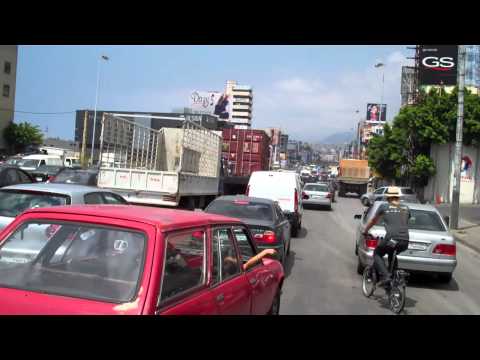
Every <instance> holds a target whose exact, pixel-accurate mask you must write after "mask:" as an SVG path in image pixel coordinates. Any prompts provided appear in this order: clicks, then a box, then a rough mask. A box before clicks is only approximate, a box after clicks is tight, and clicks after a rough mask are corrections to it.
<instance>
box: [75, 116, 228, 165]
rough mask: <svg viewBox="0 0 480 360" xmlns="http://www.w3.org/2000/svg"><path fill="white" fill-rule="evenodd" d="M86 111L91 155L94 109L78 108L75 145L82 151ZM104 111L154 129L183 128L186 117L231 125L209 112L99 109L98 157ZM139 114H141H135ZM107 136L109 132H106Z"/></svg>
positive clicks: (210, 126) (212, 124) (214, 124)
mask: <svg viewBox="0 0 480 360" xmlns="http://www.w3.org/2000/svg"><path fill="white" fill-rule="evenodd" d="M85 113H87V129H86V142H85V144H86V148H87V154H88V156H90V153H91V149H92V139H93V119H94V116H95V112H94V110H77V111H76V117H75V147H76V148H77V149H79V150H80V151H81V149H82V145H83V132H84V131H83V129H84V122H85ZM104 113H111V114H119V116H121V115H125V118H126V119H129V120H131V121H133V122H135V123H138V124H141V125H144V126H147V127H150V128H152V129H157V130H158V129H161V128H164V127H167V128H181V127H182V126H183V123H184V121H185V119H187V120H190V121H193V122H195V123H197V124H200V125H202V126H203V127H205V128H207V129H209V130H222V129H223V128H224V127H229V126H230V124H228V123H227V122H225V121H220V120H219V119H218V118H217V117H216V116H215V115H209V114H189V113H156V112H142V111H114V110H109V111H107V110H97V118H96V125H95V141H94V143H95V144H94V145H95V150H94V158H97V157H98V150H99V149H100V134H101V129H102V117H103V114H104ZM135 115H139V116H135ZM106 135H107V136H108V135H109V134H106Z"/></svg>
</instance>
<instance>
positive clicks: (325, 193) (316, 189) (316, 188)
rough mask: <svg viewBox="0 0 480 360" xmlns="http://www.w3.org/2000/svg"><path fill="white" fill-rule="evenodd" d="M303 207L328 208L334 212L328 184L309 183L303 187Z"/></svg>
mask: <svg viewBox="0 0 480 360" xmlns="http://www.w3.org/2000/svg"><path fill="white" fill-rule="evenodd" d="M302 198H303V205H304V206H305V205H307V206H308V205H314V206H326V207H327V208H328V209H329V210H332V192H331V191H330V188H329V186H328V184H318V183H307V184H305V186H304V187H303V194H302Z"/></svg>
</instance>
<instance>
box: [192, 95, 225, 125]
mask: <svg viewBox="0 0 480 360" xmlns="http://www.w3.org/2000/svg"><path fill="white" fill-rule="evenodd" d="M190 107H191V109H192V110H193V111H196V112H201V113H204V114H211V115H217V116H218V117H219V118H220V119H222V120H231V117H232V108H233V99H232V96H231V95H227V94H224V93H221V92H218V91H194V92H192V94H191V95H190Z"/></svg>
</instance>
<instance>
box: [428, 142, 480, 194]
mask: <svg viewBox="0 0 480 360" xmlns="http://www.w3.org/2000/svg"><path fill="white" fill-rule="evenodd" d="M454 153H455V144H453V143H450V144H443V145H432V148H431V152H430V155H431V157H432V159H433V161H434V163H435V166H436V169H437V173H436V174H435V176H433V177H431V178H430V179H429V182H428V185H427V186H426V187H425V200H426V201H430V202H431V203H450V202H451V199H452V191H453V175H454V168H453V166H454V164H453V161H454ZM463 157H468V159H470V161H471V166H470V167H468V169H466V170H465V171H462V177H461V183H460V203H462V204H479V203H480V147H472V146H464V147H463Z"/></svg>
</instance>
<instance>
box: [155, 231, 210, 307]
mask: <svg viewBox="0 0 480 360" xmlns="http://www.w3.org/2000/svg"><path fill="white" fill-rule="evenodd" d="M204 282H205V231H204V230H197V231H187V232H181V233H176V234H170V235H168V236H167V238H166V251H165V258H164V271H163V280H162V291H161V297H160V299H161V301H165V300H167V299H170V298H172V297H174V296H177V295H179V294H182V293H185V292H186V291H188V290H191V289H194V288H196V287H198V286H200V285H202V284H204Z"/></svg>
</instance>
